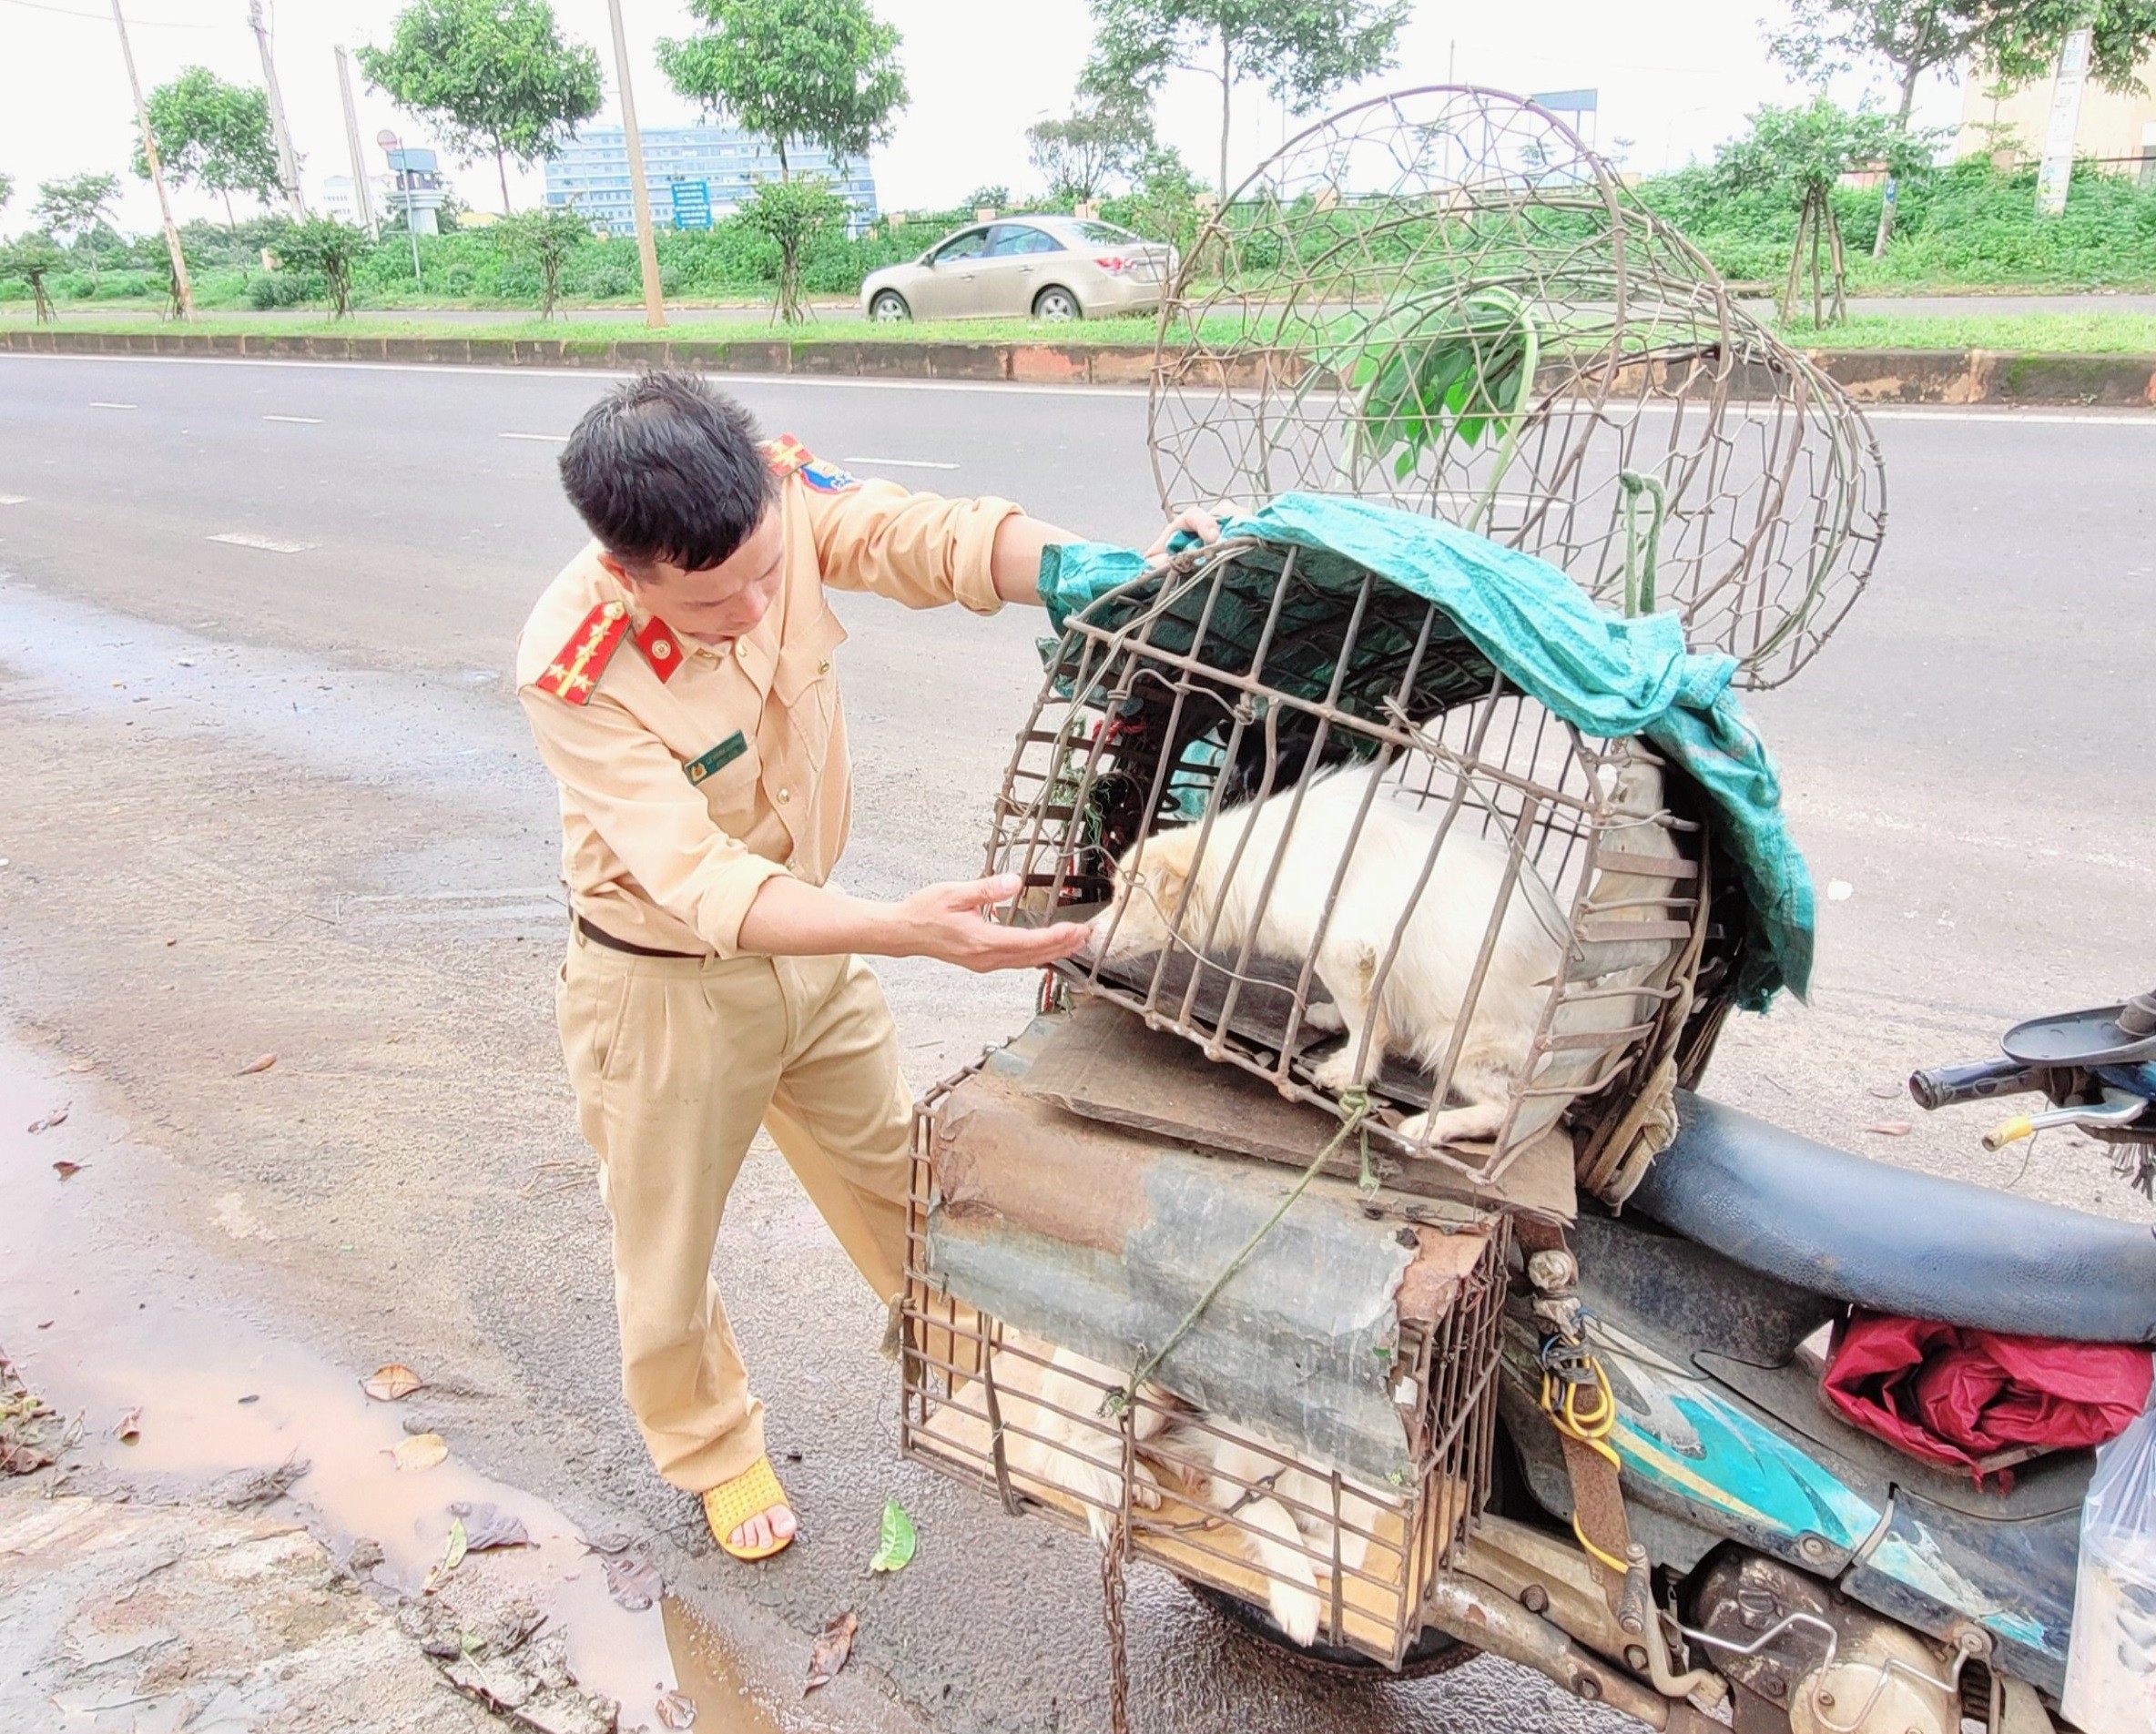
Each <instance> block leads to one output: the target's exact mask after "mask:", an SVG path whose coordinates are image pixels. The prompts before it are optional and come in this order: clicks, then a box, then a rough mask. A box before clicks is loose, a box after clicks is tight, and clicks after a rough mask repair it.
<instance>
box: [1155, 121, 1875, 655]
mask: <svg viewBox="0 0 2156 1734" xmlns="http://www.w3.org/2000/svg"><path fill="white" fill-rule="evenodd" d="M1153 380H1154V384H1153V391H1152V401H1151V406H1150V414H1149V421H1148V431H1149V439H1150V442H1151V446H1152V451H1153V462H1154V477H1155V480H1156V482H1157V484H1158V486H1159V490H1160V495H1161V500H1162V502H1163V504H1164V506H1165V507H1167V509H1168V510H1169V511H1170V512H1179V511H1181V510H1183V509H1184V508H1185V507H1189V506H1194V505H1209V504H1212V503H1213V502H1217V501H1222V500H1227V501H1233V502H1245V503H1247V502H1259V501H1263V500H1266V499H1270V498H1272V497H1274V496H1276V495H1277V494H1280V493H1284V492H1292V491H1306V492H1325V493H1346V494H1353V495H1358V496H1360V497H1363V498H1368V499H1374V500H1378V501H1381V502H1386V503H1388V504H1392V505H1397V506H1401V507H1405V508H1407V509H1409V510H1412V511H1416V512H1428V513H1430V514H1433V515H1436V516H1439V517H1442V518H1445V519H1448V520H1449V521H1451V522H1456V523H1459V524H1461V525H1463V526H1465V527H1467V528H1469V529H1471V530H1475V531H1479V532H1481V533H1482V534H1484V535H1487V536H1490V537H1491V538H1492V539H1494V540H1496V541H1498V542H1500V543H1505V544H1507V545H1509V546H1511V547H1516V548H1520V549H1523V550H1525V551H1527V552H1529V553H1534V554H1537V555H1539V556H1541V558H1543V559H1545V560H1548V561H1550V562H1551V563H1553V564H1555V565H1557V566H1560V567H1561V568H1563V569H1564V570H1565V571H1566V572H1567V573H1570V574H1571V576H1572V578H1573V579H1574V580H1575V581H1576V582H1577V583H1580V584H1581V586H1583V587H1584V588H1585V589H1586V590H1587V591H1588V592H1589V593H1591V594H1592V595H1593V596H1594V597H1595V598H1596V599H1597V600H1599V601H1602V602H1603V603H1607V604H1608V605H1610V606H1612V607H1613V608H1621V609H1623V610H1625V611H1626V612H1630V613H1644V612H1652V611H1653V610H1655V609H1663V610H1674V611H1675V612H1677V613H1680V614H1682V616H1683V620H1684V623H1685V627H1686V632H1687V635H1688V637H1689V640H1690V642H1691V644H1692V647H1693V649H1694V650H1695V651H1707V650H1722V651H1725V652H1727V653H1729V654H1732V655H1734V656H1735V657H1736V658H1737V659H1738V661H1739V662H1740V664H1742V668H1741V671H1740V674H1739V676H1738V678H1739V680H1740V681H1741V682H1742V683H1743V684H1746V685H1749V686H1754V687H1767V686H1774V685H1778V684H1781V683H1782V682H1783V681H1785V680H1787V679H1788V678H1789V677H1790V676H1791V675H1793V674H1795V673H1796V671H1797V670H1798V669H1800V668H1802V667H1803V666H1804V665H1805V664H1806V663H1807V662H1809V661H1810V660H1811V658H1812V657H1813V656H1814V655H1815V654H1817V652H1818V650H1819V648H1820V646H1821V645H1822V644H1825V641H1826V639H1827V638H1828V636H1829V635H1830V634H1832V633H1833V632H1834V630H1835V628H1836V626H1837V625H1838V624H1840V623H1841V620H1842V618H1843V616H1844V615H1846V613H1847V612H1848V610H1849V608H1850V606H1851V604H1852V603H1854V602H1855V601H1856V596H1857V594H1858V593H1860V592H1861V591H1862V589H1863V588H1864V585H1865V583H1866V579H1867V578H1868V577H1869V575H1870V573H1871V570H1872V566H1873V563H1874V562H1875V560H1876V557H1877V553H1878V547H1879V541H1880V536H1881V532H1882V530H1883V527H1884V522H1885V512H1886V503H1885V498H1886V497H1885V481H1884V474H1883V470H1882V466H1881V461H1880V457H1879V452H1878V447H1877V443H1876V441H1875V439H1874V438H1873V436H1872V432H1871V430H1870V428H1869V426H1868V425H1867V424H1866V421H1865V419H1864V417H1863V414H1862V413H1861V411H1859V410H1858V409H1857V407H1856V404H1855V403H1854V402H1852V401H1851V400H1850V399H1849V398H1848V396H1847V395H1846V393H1845V392H1844V391H1843V390H1841V388H1840V387H1839V386H1837V385H1836V384H1835V382H1834V381H1833V380H1830V379H1828V378H1827V377H1826V376H1825V374H1824V373H1823V372H1821V371H1820V370H1818V369H1817V368H1815V367H1814V366H1813V365H1812V364H1811V363H1810V362H1809V361H1808V360H1805V357H1804V356H1802V355H1800V354H1799V353H1797V352H1796V351H1795V350H1792V349H1790V348H1789V347H1788V346H1787V345H1785V344H1784V343H1782V342H1781V341H1780V340H1777V339H1776V338H1775V336H1774V335H1773V333H1772V332H1770V331H1769V330H1766V329H1765V328H1764V326H1762V325H1761V324H1760V323H1759V322H1758V321H1757V320H1755V319H1753V318H1752V317H1751V316H1749V315H1748V314H1746V313H1745V312H1744V311H1743V310H1742V309H1740V308H1739V307H1738V306H1737V305H1736V303H1735V301H1734V298H1733V297H1732V295H1731V293H1730V291H1729V289H1728V286H1727V285H1726V284H1725V283H1724V282H1723V280H1722V279H1721V278H1720V277H1719V276H1718V275H1717V274H1716V272H1715V271H1714V268H1713V267H1712V266H1711V265H1710V264H1709V263H1708V262H1707V261H1706V259H1704V258H1703V256H1702V255H1701V254H1700V253H1699V251H1698V250H1697V249H1696V248H1693V246H1692V245H1691V244H1690V243H1689V242H1687V241H1686V240H1685V239H1684V238H1683V237H1682V236H1681V235H1679V234H1678V233H1677V232H1676V230H1675V229H1673V228H1671V227H1670V226H1669V225H1668V224H1666V223H1664V222H1663V221H1662V220H1661V219H1659V218H1656V217H1655V216H1653V214H1652V213H1651V212H1650V211H1648V210H1647V209H1646V208H1644V207H1643V206H1642V205H1641V204H1640V203H1639V201H1638V200H1637V198H1635V197H1634V196H1633V195H1632V193H1631V192H1630V191H1629V190H1628V189H1627V188H1625V187H1624V186H1623V185H1622V183H1621V181H1620V180H1619V178H1618V177H1617V176H1616V175H1615V174H1614V173H1613V172H1612V169H1611V168H1610V167H1609V165H1608V164H1607V163H1605V162H1604V161H1603V160H1602V158H1601V157H1597V156H1596V155H1595V154H1594V152H1593V151H1592V150H1591V149H1589V148H1588V147H1587V146H1586V145H1585V144H1584V143H1583V142H1582V141H1581V139H1580V137H1578V135H1577V134H1576V133H1574V132H1573V131H1572V130H1571V128H1570V127H1566V126H1565V125H1564V124H1563V123H1562V122H1561V121H1560V120H1558V119H1557V118H1556V117H1554V116H1552V115H1551V114H1549V113H1547V112H1546V111H1544V110H1542V109H1541V108H1538V107H1536V106H1534V105H1533V104H1531V103H1530V102H1528V101H1526V100H1524V99H1523V98H1520V97H1518V96H1507V95H1505V94H1503V93H1501V92H1498V91H1492V90H1484V89H1478V88H1472V87H1464V86H1435V87H1430V88H1425V89H1417V90H1408V91H1402V92H1399V93H1397V94H1395V95H1392V96H1382V97H1378V98H1377V99H1375V100H1372V101H1369V102H1366V103H1362V104H1360V105H1358V106H1355V107H1352V108H1348V109H1346V110H1344V111H1342V112H1341V113H1339V114H1337V115H1334V116H1332V117H1329V118H1327V119H1326V120H1324V121H1322V122H1320V123H1319V124H1317V126H1315V127H1311V128H1309V129H1308V130H1307V131H1306V132H1305V133H1303V134H1302V135H1301V136H1300V137H1297V138H1295V139H1293V140H1291V141H1290V142H1289V143H1288V144H1287V145H1286V146H1285V147H1282V149H1281V150H1280V151H1279V152H1278V153H1277V154H1276V155H1275V156H1274V157H1271V158H1270V159H1269V160H1268V161H1266V163H1265V164H1264V165H1263V166H1262V167H1260V168H1259V169H1258V170H1257V171H1256V173H1255V174H1254V175H1252V176H1251V177H1250V178H1249V179H1248V180H1247V181H1246V182H1245V183H1244V184H1243V186H1242V187H1241V188H1238V189H1237V190H1236V193H1235V195H1234V196H1233V197H1232V198H1230V199H1229V200H1228V202H1227V203H1226V204H1225V206H1224V207H1223V208H1221V209H1220V210H1219V211H1217V212H1216V213H1215V215H1214V216H1213V218H1211V219H1210V221H1209V222H1208V223H1207V225H1206V227H1205V229H1204V230H1203V232H1202V233H1201V234H1200V236H1199V237H1198V238H1197V240H1196V242H1195V245H1194V246H1193V248H1192V249H1191V251H1190V254H1189V256H1188V257H1187V258H1186V259H1185V260H1184V262H1183V265H1182V268H1181V269H1180V271H1179V273H1178V276H1177V279H1176V281H1175V283H1174V285H1172V287H1171V292H1170V294H1169V295H1168V297H1167V298H1166V299H1165V300H1164V304H1163V308H1162V316H1161V323H1160V335H1159V339H1158V342H1157V346H1156V350H1155V355H1154V372H1153Z"/></svg>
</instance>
